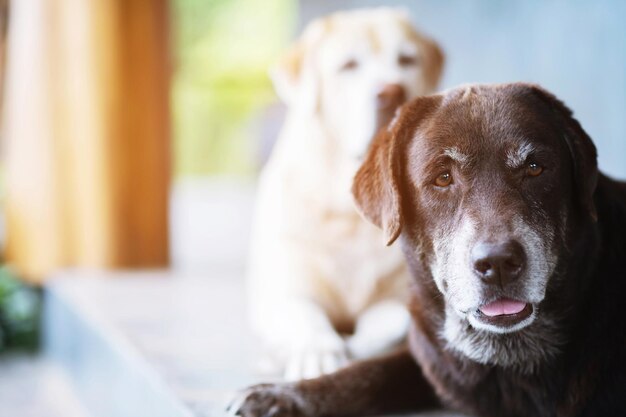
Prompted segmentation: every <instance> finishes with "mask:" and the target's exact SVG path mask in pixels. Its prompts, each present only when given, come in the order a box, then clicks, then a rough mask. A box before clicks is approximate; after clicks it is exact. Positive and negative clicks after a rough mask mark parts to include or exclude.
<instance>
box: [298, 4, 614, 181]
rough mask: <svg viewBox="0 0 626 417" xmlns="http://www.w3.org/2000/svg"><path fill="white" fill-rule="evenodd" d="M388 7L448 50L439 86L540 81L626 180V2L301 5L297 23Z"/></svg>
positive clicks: (610, 170) (608, 168)
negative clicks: (407, 15)
mask: <svg viewBox="0 0 626 417" xmlns="http://www.w3.org/2000/svg"><path fill="white" fill-rule="evenodd" d="M383 4H384V5H399V6H403V7H406V8H408V9H409V10H410V11H411V14H412V16H413V18H414V20H415V22H416V23H417V25H418V26H419V27H420V28H421V29H422V30H423V31H424V32H426V33H428V34H429V35H431V36H432V37H434V38H435V39H437V41H438V42H439V43H440V44H441V45H442V46H443V48H444V50H445V52H446V56H447V67H446V71H445V75H444V79H443V85H442V87H444V88H447V87H450V86H454V85H457V84H460V83H466V82H506V81H532V82H536V83H539V84H541V85H543V86H544V87H546V88H548V89H549V90H551V91H552V92H554V93H555V94H556V95H557V96H559V97H560V98H561V99H563V100H564V101H565V102H566V103H567V104H568V105H569V106H570V107H571V108H572V110H574V113H575V115H576V117H577V118H578V120H579V121H580V122H581V123H582V125H583V127H584V128H585V129H586V130H587V132H588V133H589V134H590V135H591V137H592V138H593V139H594V141H595V143H596V145H597V146H598V152H599V162H600V169H601V170H603V171H604V172H605V173H607V174H609V175H612V176H615V177H619V178H626V1H622V0H613V1H611V0H599V1H592V0H588V1H582V0H569V1H565V0H523V1H522V0H517V1H496V0H415V1H410V0H405V1H386V2H383V1H371V0H363V1H355V0H321V1H320V0H301V1H300V12H301V14H300V21H301V25H302V22H306V21H308V20H310V19H311V18H313V17H316V16H319V15H323V14H326V13H328V12H330V11H333V10H338V9H347V8H354V7H369V6H377V5H383Z"/></svg>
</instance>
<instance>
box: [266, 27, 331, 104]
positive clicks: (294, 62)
mask: <svg viewBox="0 0 626 417" xmlns="http://www.w3.org/2000/svg"><path fill="white" fill-rule="evenodd" d="M328 26H329V20H328V18H321V19H318V20H315V21H313V22H311V23H310V24H309V25H308V26H307V27H306V29H305V30H304V32H303V33H302V35H301V36H300V38H299V39H298V40H297V41H295V42H294V43H293V44H292V45H291V47H290V48H289V49H288V50H287V52H285V54H283V56H282V57H281V58H280V59H279V60H278V62H277V63H276V64H275V65H274V67H272V68H271V69H270V78H271V79H272V82H273V84H274V89H275V90H276V93H277V94H278V96H279V97H280V99H281V100H282V101H283V102H284V103H285V104H287V105H293V104H294V103H304V102H306V103H309V102H311V101H313V102H316V100H317V98H316V97H317V82H316V81H317V80H316V79H315V77H316V74H314V71H315V68H312V66H313V59H312V55H313V54H314V49H315V48H316V46H317V44H318V43H319V42H320V40H321V39H322V37H323V36H324V33H325V32H326V30H327V28H328ZM304 95H307V96H311V97H303V96H304ZM309 104H310V103H309ZM316 105H317V104H315V103H313V104H311V106H313V107H315V106H316Z"/></svg>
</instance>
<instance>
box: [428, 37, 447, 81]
mask: <svg viewBox="0 0 626 417" xmlns="http://www.w3.org/2000/svg"><path fill="white" fill-rule="evenodd" d="M422 42H423V43H424V65H425V68H424V74H425V76H426V86H427V88H428V89H429V91H435V90H436V89H437V86H438V85H439V80H441V75H442V73H443V64H444V62H445V55H444V53H443V51H442V50H441V47H440V46H439V45H438V44H437V43H436V42H435V41H434V40H432V39H430V38H427V37H424V36H422Z"/></svg>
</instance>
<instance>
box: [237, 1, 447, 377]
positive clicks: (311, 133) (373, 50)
mask: <svg viewBox="0 0 626 417" xmlns="http://www.w3.org/2000/svg"><path fill="white" fill-rule="evenodd" d="M442 66H443V55H442V53H441V51H440V49H439V47H438V46H437V45H436V44H435V43H434V42H433V41H432V40H430V39H428V38H426V37H425V36H423V35H421V34H419V33H418V32H416V31H415V29H414V28H413V27H412V26H411V24H410V22H409V19H408V17H407V15H406V14H405V13H403V12H401V11H398V10H395V9H387V8H379V9H371V10H358V11H350V12H341V13H336V14H333V15H330V16H328V17H324V18H321V19H318V20H316V21H314V22H313V23H311V24H310V25H309V26H308V27H307V28H306V30H305V31H304V33H303V35H302V37H301V38H300V39H299V40H298V41H297V42H296V43H295V45H294V46H293V47H292V48H291V49H290V51H289V52H288V53H287V55H286V56H285V58H284V59H283V60H282V61H281V62H280V64H279V66H278V67H277V69H276V70H275V71H274V72H273V81H274V83H275V87H276V90H277V91H278V93H279V95H280V97H281V98H282V99H283V100H284V101H285V102H286V104H287V105H288V113H287V119H286V121H285V125H284V126H283V130H282V133H281V135H280V137H279V139H278V141H277V143H276V145H275V148H274V151H273V153H272V155H271V157H270V159H269V161H268V163H267V165H266V167H265V169H264V171H263V173H262V175H261V179H260V182H259V189H258V201H257V206H256V216H255V220H254V227H253V237H252V246H251V263H250V267H249V285H248V289H249V296H250V306H249V307H250V309H249V312H250V315H251V322H252V324H253V327H254V329H255V330H256V331H257V332H258V333H259V334H260V336H261V337H262V338H263V340H264V341H265V342H266V343H267V344H268V346H269V347H270V349H271V352H273V354H274V355H273V356H274V358H278V359H279V360H280V362H279V363H280V365H281V369H282V370H283V372H284V375H285V377H286V378H287V379H298V378H310V377H315V376H318V375H319V374H322V373H328V372H332V371H334V370H336V369H337V368H339V367H342V366H343V365H345V364H347V362H348V361H349V360H350V359H353V358H363V357H369V356H372V355H376V354H378V353H381V352H384V351H385V350H388V349H390V348H391V347H394V346H396V345H397V344H398V343H400V342H401V341H402V340H404V336H405V333H406V329H407V326H408V321H409V318H408V313H407V311H406V307H405V305H404V303H405V300H404V297H405V294H406V292H407V290H406V288H407V285H408V282H407V281H408V274H407V270H406V266H405V262H404V260H403V256H402V254H401V253H400V251H399V249H398V248H396V247H394V248H386V247H385V246H384V244H383V236H382V233H381V232H380V230H378V229H377V228H375V227H374V226H372V225H370V224H369V223H368V222H366V221H365V220H362V219H361V217H360V216H359V214H358V213H357V211H356V209H355V207H354V204H353V201H352V196H351V193H350V187H351V185H352V179H353V176H354V174H355V172H356V170H357V168H358V167H359V165H360V162H361V157H362V156H363V154H364V153H365V151H366V150H367V147H368V145H369V142H370V139H371V138H372V137H373V136H374V134H375V132H376V130H377V128H378V127H379V126H382V125H384V124H386V123H387V122H388V121H389V120H390V119H391V117H392V116H393V113H394V111H395V109H396V108H397V106H398V105H399V104H401V103H402V102H403V101H405V100H407V99H411V98H413V97H415V96H417V95H422V94H427V93H430V92H432V90H433V89H434V88H435V87H436V86H437V83H438V81H439V78H440V75H441V69H442ZM347 334H351V335H350V336H346V335H347Z"/></svg>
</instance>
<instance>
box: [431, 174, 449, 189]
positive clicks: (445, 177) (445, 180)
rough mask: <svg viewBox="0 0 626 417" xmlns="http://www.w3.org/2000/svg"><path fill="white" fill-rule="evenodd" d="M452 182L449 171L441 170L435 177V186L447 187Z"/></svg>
mask: <svg viewBox="0 0 626 417" xmlns="http://www.w3.org/2000/svg"><path fill="white" fill-rule="evenodd" d="M450 184H452V174H450V172H448V171H446V172H442V173H441V174H439V175H438V176H437V178H435V185H436V186H437V187H447V186H449V185H450Z"/></svg>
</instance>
